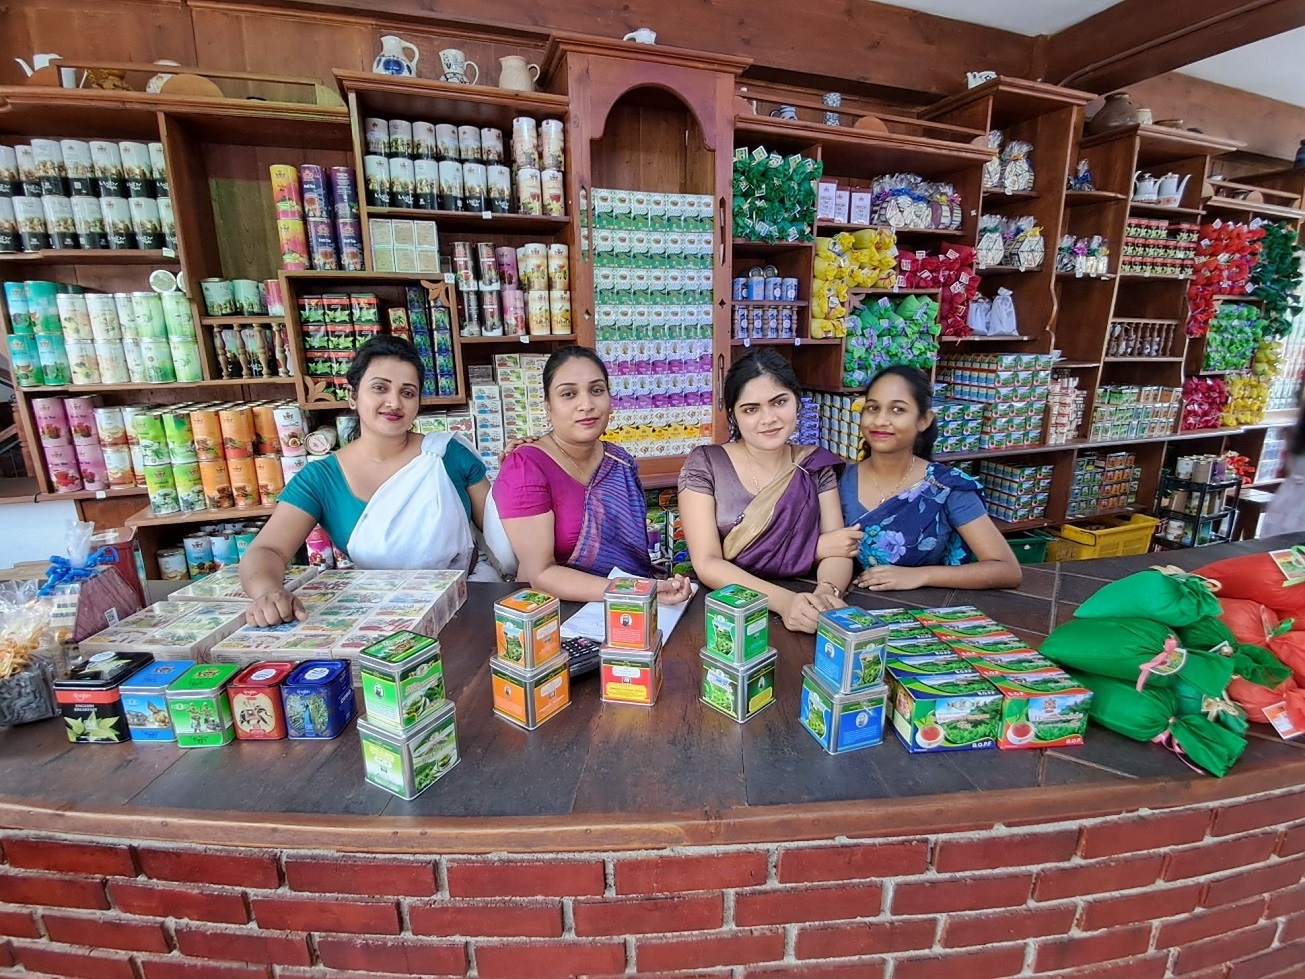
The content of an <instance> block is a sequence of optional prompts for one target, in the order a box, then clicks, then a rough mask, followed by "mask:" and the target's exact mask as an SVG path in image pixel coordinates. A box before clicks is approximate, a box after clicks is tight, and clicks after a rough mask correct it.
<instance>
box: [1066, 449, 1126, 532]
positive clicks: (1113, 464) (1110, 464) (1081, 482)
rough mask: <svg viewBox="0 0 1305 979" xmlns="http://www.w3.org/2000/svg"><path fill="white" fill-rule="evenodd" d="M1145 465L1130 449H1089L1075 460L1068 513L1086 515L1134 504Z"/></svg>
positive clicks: (1067, 514) (1079, 515)
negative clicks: (1142, 466)
mask: <svg viewBox="0 0 1305 979" xmlns="http://www.w3.org/2000/svg"><path fill="white" fill-rule="evenodd" d="M1141 479H1142V469H1141V467H1140V466H1138V465H1136V464H1135V459H1134V456H1133V453H1131V452H1110V453H1100V452H1087V453H1084V454H1083V455H1081V456H1079V457H1078V459H1077V460H1075V462H1074V482H1073V484H1072V485H1071V486H1070V490H1069V504H1068V505H1067V506H1066V508H1065V514H1066V516H1070V517H1084V516H1089V515H1091V514H1096V513H1101V512H1103V511H1105V510H1118V509H1121V508H1123V507H1127V506H1132V505H1133V502H1134V501H1135V500H1136V499H1137V487H1138V483H1139V482H1140V481H1141Z"/></svg>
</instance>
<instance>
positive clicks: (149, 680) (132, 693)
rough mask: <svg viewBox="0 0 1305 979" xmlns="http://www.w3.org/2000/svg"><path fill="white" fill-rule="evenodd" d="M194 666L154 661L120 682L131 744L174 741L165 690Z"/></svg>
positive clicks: (181, 661)
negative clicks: (132, 742)
mask: <svg viewBox="0 0 1305 979" xmlns="http://www.w3.org/2000/svg"><path fill="white" fill-rule="evenodd" d="M194 665H195V661H194V660H189V659H160V660H155V661H154V662H153V663H151V664H150V665H149V666H146V667H145V668H144V669H141V670H138V671H137V672H135V673H133V674H132V675H131V676H130V677H128V678H127V679H126V680H124V681H123V682H122V687H121V690H122V709H123V710H124V711H125V712H126V714H127V726H128V727H129V728H130V729H131V739H132V740H133V741H176V740H177V733H176V731H174V730H173V729H172V716H171V715H170V714H169V713H168V698H167V690H168V687H169V686H170V685H171V684H172V683H173V681H174V680H176V679H177V678H178V677H180V676H181V675H182V674H183V673H185V672H186V671H187V670H188V669H190V668H191V667H192V666H194Z"/></svg>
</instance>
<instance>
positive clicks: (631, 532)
mask: <svg viewBox="0 0 1305 979" xmlns="http://www.w3.org/2000/svg"><path fill="white" fill-rule="evenodd" d="M566 563H567V566H568V567H571V568H575V569H576V570H577V571H585V572H588V573H589V574H594V575H599V576H601V577H604V578H605V577H607V575H609V574H610V573H611V571H612V569H613V568H620V569H621V570H622V571H625V572H626V573H628V574H633V575H639V576H640V577H643V578H651V577H652V573H653V567H652V560H651V559H650V558H649V557H648V508H647V506H646V504H645V503H644V498H643V484H641V483H640V482H639V473H638V471H637V469H636V468H635V462H634V460H633V459H631V458H630V456H629V455H628V454H627V453H626V452H625V451H624V450H623V449H620V448H618V447H616V446H613V445H607V444H606V443H604V449H603V461H602V462H600V463H599V464H598V469H597V470H596V471H595V472H594V475H593V477H592V478H591V479H590V480H589V485H588V486H586V487H585V514H584V519H583V521H582V522H581V524H580V537H579V539H578V540H577V541H576V544H575V550H574V551H572V552H571V556H570V557H569V558H568V559H567V562H566Z"/></svg>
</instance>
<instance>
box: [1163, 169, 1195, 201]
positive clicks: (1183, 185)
mask: <svg viewBox="0 0 1305 979" xmlns="http://www.w3.org/2000/svg"><path fill="white" fill-rule="evenodd" d="M1191 179H1192V175H1191V174H1190V173H1189V174H1187V175H1186V176H1184V177H1183V179H1182V180H1181V181H1180V180H1179V179H1178V174H1176V173H1166V174H1165V175H1164V176H1163V177H1161V178H1160V181H1159V186H1158V187H1157V188H1156V194H1157V200H1158V202H1159V203H1160V204H1162V205H1164V206H1165V207H1178V206H1179V205H1180V204H1182V202H1183V191H1185V190H1186V189H1187V181H1189V180H1191Z"/></svg>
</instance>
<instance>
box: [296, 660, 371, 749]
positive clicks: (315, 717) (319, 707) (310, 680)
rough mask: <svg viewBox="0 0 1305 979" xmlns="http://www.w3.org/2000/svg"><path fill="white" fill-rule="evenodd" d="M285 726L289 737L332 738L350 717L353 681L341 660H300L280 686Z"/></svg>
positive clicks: (345, 662)
mask: <svg viewBox="0 0 1305 979" xmlns="http://www.w3.org/2000/svg"><path fill="white" fill-rule="evenodd" d="M281 702H282V703H283V704H284V705H285V720H286V728H287V730H288V731H289V734H290V737H291V738H292V739H297V738H328V739H329V738H335V737H339V736H340V734H341V733H343V731H344V729H345V728H346V727H348V726H349V722H350V721H351V720H353V713H354V699H353V681H352V678H351V676H350V671H349V663H348V661H346V660H342V659H310V660H308V661H307V662H304V663H300V664H299V665H298V666H297V667H295V669H294V671H293V672H292V673H291V674H290V675H289V676H288V677H286V679H285V681H284V682H283V683H282V685H281Z"/></svg>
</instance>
